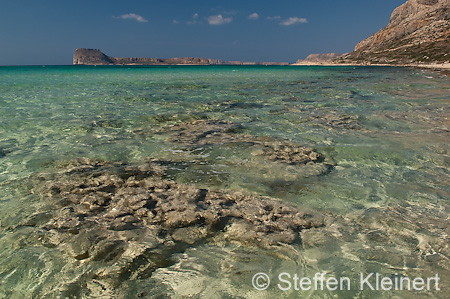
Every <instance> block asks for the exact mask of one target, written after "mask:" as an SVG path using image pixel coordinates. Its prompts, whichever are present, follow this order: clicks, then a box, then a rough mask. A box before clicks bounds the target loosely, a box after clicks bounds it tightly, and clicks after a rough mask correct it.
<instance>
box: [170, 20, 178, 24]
mask: <svg viewBox="0 0 450 299" xmlns="http://www.w3.org/2000/svg"><path fill="white" fill-rule="evenodd" d="M172 23H174V24H180V22H178V20H173V21H172Z"/></svg>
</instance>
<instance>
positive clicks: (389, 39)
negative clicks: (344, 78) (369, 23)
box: [338, 0, 450, 64]
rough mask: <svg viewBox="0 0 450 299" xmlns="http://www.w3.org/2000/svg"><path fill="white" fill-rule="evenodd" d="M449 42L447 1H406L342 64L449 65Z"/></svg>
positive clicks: (343, 59) (345, 58)
mask: <svg viewBox="0 0 450 299" xmlns="http://www.w3.org/2000/svg"><path fill="white" fill-rule="evenodd" d="M449 41H450V0H409V1H407V2H406V3H404V4H403V5H401V6H399V7H397V8H396V9H395V10H394V12H393V13H392V15H391V18H390V21H389V24H388V25H387V26H386V27H385V28H383V29H381V30H380V31H378V32H377V33H375V34H374V35H372V36H370V37H369V38H367V39H365V40H363V41H361V42H360V43H358V44H357V45H356V47H355V50H354V51H353V52H351V53H349V54H347V55H345V56H344V57H343V58H342V59H341V62H347V63H349V62H352V63H359V64H443V63H449V62H450V42H449ZM338 61H339V60H338Z"/></svg>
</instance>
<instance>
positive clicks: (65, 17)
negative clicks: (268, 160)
mask: <svg viewBox="0 0 450 299" xmlns="http://www.w3.org/2000/svg"><path fill="white" fill-rule="evenodd" d="M405 1H406V0H377V1H369V0H341V1H336V0H315V1H304V0H296V1H294V0H279V1H266V0H260V1H245V0H240V1H235V0H227V1H219V0H209V1H203V0H146V1H144V0H141V1H138V0H128V1H114V0H110V1H103V0H90V1H86V0H76V1H74V0H1V2H0V65H20V64H22V65H30V64H38V65H39V64H71V63H72V55H73V52H74V50H75V48H98V49H101V50H102V51H103V52H104V53H106V54H107V55H110V56H114V57H158V58H170V57H183V56H192V57H206V58H219V59H224V60H246V61H286V62H294V61H296V60H297V59H299V58H304V57H306V56H307V55H308V54H310V53H328V52H338V53H345V52H349V51H352V50H353V48H354V46H355V44H356V43H357V42H359V41H360V40H362V39H364V38H366V37H368V36H370V35H371V34H373V33H375V32H376V31H378V30H379V29H381V28H382V27H384V26H386V25H387V23H388V21H389V17H390V14H391V13H392V11H393V9H394V8H395V7H397V6H399V5H401V4H402V3H404V2H405Z"/></svg>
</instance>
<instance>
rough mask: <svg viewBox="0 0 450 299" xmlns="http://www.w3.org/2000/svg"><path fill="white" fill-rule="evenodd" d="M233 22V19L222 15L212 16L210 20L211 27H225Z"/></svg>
mask: <svg viewBox="0 0 450 299" xmlns="http://www.w3.org/2000/svg"><path fill="white" fill-rule="evenodd" d="M231 21H233V18H224V17H223V16H222V15H217V16H210V17H209V18H208V23H209V24H210V25H223V24H227V23H230V22H231Z"/></svg>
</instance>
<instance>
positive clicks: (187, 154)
mask: <svg viewBox="0 0 450 299" xmlns="http://www.w3.org/2000/svg"><path fill="white" fill-rule="evenodd" d="M0 119H1V122H0V282H1V283H0V297H1V298H60V297H61V296H62V297H64V296H68V297H71V296H72V297H77V296H78V297H84V298H125V297H127V298H138V297H137V294H144V295H143V296H147V297H149V298H150V297H156V296H164V295H167V296H169V297H175V298H183V297H186V298H213V297H217V298H218V297H222V298H275V297H286V298H305V297H310V298H355V297H358V298H405V297H409V298H424V297H425V296H426V297H431V298H433V297H434V298H445V297H446V296H448V293H449V292H450V287H449V285H450V248H449V244H450V242H449V240H450V237H449V235H450V222H449V212H450V201H449V200H450V145H449V144H450V143H449V141H450V80H449V78H448V77H446V76H445V75H443V74H441V73H439V72H433V71H422V70H417V69H406V68H396V67H262V66H258V67H237V66H217V67H212V66H211V67H209V66H208V67H204V66H180V67H176V66H173V67H113V66H107V67H87V66H86V67H84V66H54V67H49V66H47V67H41V66H33V67H0ZM195 120H213V121H215V120H218V121H219V120H221V121H222V120H225V121H228V122H230V123H233V124H237V125H239V126H240V127H241V128H242V130H243V132H245V133H246V134H249V135H252V136H258V137H267V138H276V139H277V140H285V141H289V142H290V143H293V144H298V145H303V146H308V147H312V148H314V149H315V150H317V151H318V152H319V153H321V154H323V156H325V157H326V159H327V160H328V161H332V164H333V168H332V169H331V170H330V172H328V173H326V174H323V175H320V176H299V175H298V174H297V173H295V172H293V171H292V169H291V168H290V167H287V166H283V165H281V164H280V165H272V164H271V165H264V164H261V163H260V161H259V160H258V159H256V158H255V156H254V155H252V153H251V152H250V151H249V149H248V148H239V146H236V147H232V148H229V147H223V146H222V145H221V144H220V143H218V144H213V145H212V146H207V147H205V146H198V145H192V146H185V145H180V144H177V143H173V142H170V140H169V139H170V138H169V135H170V132H171V128H172V127H173V126H174V125H176V124H185V123H191V122H193V121H195ZM81 157H88V158H90V159H99V160H104V161H115V162H127V163H139V161H142V160H143V159H145V158H146V157H152V158H155V159H160V160H164V161H173V162H182V163H178V164H177V165H178V166H177V167H171V168H170V169H168V170H167V175H168V178H169V179H172V180H174V181H176V182H179V183H184V184H193V185H195V186H197V187H200V188H207V189H223V190H233V191H239V192H247V193H253V194H258V195H262V196H269V197H272V198H276V199H279V200H282V201H284V202H286V203H290V204H292V205H296V206H299V207H300V208H306V209H310V210H313V211H318V212H320V213H322V214H323V215H324V217H325V218H326V220H325V226H324V227H323V228H320V229H316V230H314V229H313V230H308V231H305V232H303V233H302V236H301V237H302V242H299V243H298V244H293V245H286V246H283V245H280V246H274V247H273V248H271V249H267V248H265V249H263V248H259V247H258V246H253V245H251V246H250V245H245V244H240V243H224V242H218V241H217V242H216V241H214V239H213V240H210V241H208V242H205V243H202V244H196V245H195V246H192V247H189V248H187V249H186V250H183V251H181V252H179V253H177V254H175V255H174V257H173V262H172V263H170V264H169V265H167V267H161V268H158V269H157V270H156V271H154V272H153V273H152V275H151V276H150V277H145V278H136V277H134V278H133V277H130V278H129V279H128V280H125V281H124V282H122V283H121V284H120V285H118V286H115V287H114V288H104V287H103V288H102V287H97V289H96V288H95V287H92V286H89V285H86V284H85V285H83V284H79V285H77V284H75V288H76V289H78V290H77V291H72V292H71V291H67V289H68V287H67V286H69V285H74V281H77V277H79V276H80V275H82V274H83V273H86V272H89V271H92V272H95V269H96V267H99V265H98V263H99V262H96V261H90V260H88V261H86V260H81V261H79V260H74V259H73V258H71V257H70V256H69V255H68V254H67V252H66V251H65V250H64V248H63V247H61V248H60V247H49V246H45V245H43V244H42V242H41V240H40V235H39V234H38V233H37V231H36V227H35V226H33V225H20V224H21V223H23V222H24V220H26V219H27V217H29V216H30V215H33V214H36V213H39V212H47V211H49V210H51V209H52V207H51V206H49V205H48V204H47V203H44V202H43V201H42V196H41V195H40V194H36V193H34V192H32V190H34V187H35V180H34V178H36V177H37V176H39V174H41V173H51V172H57V171H58V169H60V168H61V165H65V164H67V163H68V162H70V161H73V160H75V159H77V158H81ZM180 165H181V166H180ZM258 272H265V273H267V274H268V275H269V276H270V277H271V278H272V281H273V282H274V281H275V282H276V281H277V275H278V274H279V273H282V272H288V273H291V274H292V275H293V274H294V273H298V275H299V276H304V277H313V276H314V274H315V273H317V272H325V273H326V275H327V276H333V277H338V278H339V277H349V278H350V279H351V281H352V288H351V290H345V291H339V290H337V291H331V290H326V289H325V290H310V291H301V290H294V289H291V290H289V291H282V290H280V289H278V288H277V286H276V284H272V285H271V286H270V287H269V288H268V289H267V290H265V291H257V290H255V289H254V288H253V286H252V277H253V275H254V274H256V273H258ZM372 272H373V273H380V274H382V275H384V276H388V277H394V276H395V275H403V276H408V277H412V278H414V277H424V278H426V277H432V276H435V275H436V274H438V275H439V277H440V284H439V286H440V289H441V290H440V291H438V290H436V289H432V290H430V291H408V290H397V291H396V290H390V291H383V290H379V291H371V290H370V289H368V288H365V289H363V290H361V289H360V285H359V284H358V282H359V278H360V274H361V273H366V274H367V273H372ZM83 288H89V290H90V291H89V292H83V291H79V289H83ZM62 290H66V291H65V293H64V294H65V295H64V296H63V295H61V294H62ZM102 296H103V297H102ZM161 298H164V297H161Z"/></svg>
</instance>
